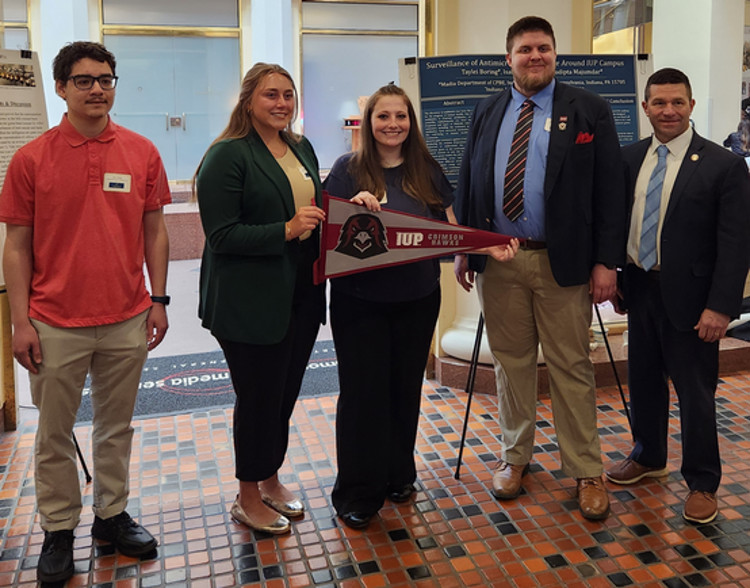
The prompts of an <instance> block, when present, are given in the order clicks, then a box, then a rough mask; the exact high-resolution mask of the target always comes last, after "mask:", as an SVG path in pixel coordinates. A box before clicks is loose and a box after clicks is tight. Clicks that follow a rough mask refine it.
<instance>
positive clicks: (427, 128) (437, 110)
mask: <svg viewBox="0 0 750 588" xmlns="http://www.w3.org/2000/svg"><path fill="white" fill-rule="evenodd" d="M400 66H401V67H400V73H401V76H400V83H401V85H402V86H403V87H405V88H406V89H407V92H408V93H409V94H410V96H412V99H413V100H414V97H415V96H418V97H419V99H418V104H419V111H420V114H421V119H420V122H421V127H422V133H423V135H424V138H425V141H426V142H427V146H428V147H429V149H430V152H431V153H432V155H433V157H435V159H436V160H437V161H438V163H440V165H441V166H442V167H443V170H444V171H445V174H446V176H447V177H448V179H449V180H450V181H451V183H452V184H454V185H455V182H456V179H457V178H458V169H459V166H460V164H461V157H462V155H463V149H464V145H465V143H466V136H467V134H468V131H469V125H470V123H471V116H472V113H473V112H474V107H475V106H476V104H477V103H478V102H479V101H480V100H482V99H484V98H486V97H487V96H490V95H492V94H495V93H497V92H500V91H502V90H505V89H507V88H510V86H511V85H512V84H513V75H512V73H511V70H510V66H509V65H508V64H507V62H506V60H505V55H451V56H441V57H424V58H418V59H417V58H411V59H405V60H402V62H401V64H400ZM642 69H643V64H642V63H638V59H637V58H636V56H634V55H558V56H557V65H556V74H555V77H556V79H557V80H559V81H561V82H565V83H567V84H570V85H572V86H576V87H579V88H583V89H585V90H589V91H591V92H595V93H596V94H599V95H600V96H602V97H603V98H604V99H605V100H607V101H608V102H609V104H610V107H611V108H612V114H613V116H614V119H615V125H616V127H617V133H618V136H619V139H620V144H621V145H627V144H629V143H633V142H635V141H637V140H638V139H639V135H638V128H639V111H640V99H639V97H638V93H637V91H638V90H637V89H638V78H639V76H640V75H643V73H644V72H642V71H640V70H642Z"/></svg>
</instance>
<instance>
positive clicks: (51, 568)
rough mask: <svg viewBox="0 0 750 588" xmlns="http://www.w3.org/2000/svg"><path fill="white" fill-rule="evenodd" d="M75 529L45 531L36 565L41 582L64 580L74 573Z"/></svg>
mask: <svg viewBox="0 0 750 588" xmlns="http://www.w3.org/2000/svg"><path fill="white" fill-rule="evenodd" d="M74 571H75V569H74V567H73V531H72V530H68V529H66V530H63V531H45V532H44V543H43V544H42V553H41V554H40V555H39V563H38V564H37V566H36V577H37V579H38V580H39V581H40V582H44V583H54V582H64V581H65V580H67V579H68V578H70V577H71V576H72V575H73V572H74Z"/></svg>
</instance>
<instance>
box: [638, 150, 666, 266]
mask: <svg viewBox="0 0 750 588" xmlns="http://www.w3.org/2000/svg"><path fill="white" fill-rule="evenodd" d="M667 153H669V149H667V146H666V145H659V147H657V148H656V154H657V155H658V156H659V160H658V161H657V162H656V167H655V168H654V171H653V172H652V173H651V178H650V179H649V180H648V187H647V188H646V204H645V205H644V207H643V225H642V226H641V245H640V249H639V252H638V261H640V262H641V266H642V267H643V269H644V270H646V271H649V270H650V269H651V268H652V267H654V266H655V265H656V232H657V230H658V228H659V211H660V210H661V192H662V187H663V186H664V175H665V173H666V171H667Z"/></svg>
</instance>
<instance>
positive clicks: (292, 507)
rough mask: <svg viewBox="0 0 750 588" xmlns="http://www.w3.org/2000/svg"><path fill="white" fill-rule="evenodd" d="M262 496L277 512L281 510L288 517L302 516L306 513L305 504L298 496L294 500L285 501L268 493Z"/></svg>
mask: <svg viewBox="0 0 750 588" xmlns="http://www.w3.org/2000/svg"><path fill="white" fill-rule="evenodd" d="M260 497H261V499H262V500H263V502H265V503H266V504H267V505H268V506H270V507H271V508H272V509H274V510H275V511H276V512H279V513H281V514H283V515H285V516H287V517H301V516H302V515H303V514H305V507H304V505H303V504H302V502H301V501H300V500H297V499H296V498H295V499H294V500H290V501H288V502H285V501H283V500H276V499H275V498H271V497H270V496H268V495H266V494H261V495H260Z"/></svg>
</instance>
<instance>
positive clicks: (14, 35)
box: [3, 27, 30, 49]
mask: <svg viewBox="0 0 750 588" xmlns="http://www.w3.org/2000/svg"><path fill="white" fill-rule="evenodd" d="M3 33H4V34H3V47H4V48H5V49H30V47H29V29H27V28H10V27H5V30H4V31H3Z"/></svg>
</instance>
